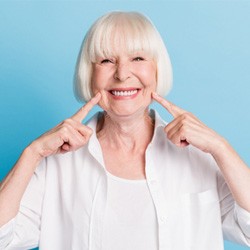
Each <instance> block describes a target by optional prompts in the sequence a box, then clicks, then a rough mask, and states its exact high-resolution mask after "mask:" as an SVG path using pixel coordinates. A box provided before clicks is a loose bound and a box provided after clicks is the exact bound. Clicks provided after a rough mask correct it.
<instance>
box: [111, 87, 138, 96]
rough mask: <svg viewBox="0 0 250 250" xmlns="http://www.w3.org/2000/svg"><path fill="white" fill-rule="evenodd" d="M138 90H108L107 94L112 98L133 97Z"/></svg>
mask: <svg viewBox="0 0 250 250" xmlns="http://www.w3.org/2000/svg"><path fill="white" fill-rule="evenodd" d="M138 91H139V89H131V90H110V91H109V92H110V93H111V94H112V95H114V96H133V95H135V94H137V92H138Z"/></svg>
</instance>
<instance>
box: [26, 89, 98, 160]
mask: <svg viewBox="0 0 250 250" xmlns="http://www.w3.org/2000/svg"><path fill="white" fill-rule="evenodd" d="M100 99H101V94H100V93H97V94H96V95H95V96H94V97H93V98H92V99H91V100H90V101H89V102H87V103H86V104H85V105H84V106H83V107H82V108H81V109H80V110H79V111H78V112H76V113H75V114H74V115H73V116H71V117H70V118H68V119H66V120H64V121H63V122H61V123H60V124H58V125H57V126H56V127H54V128H52V129H51V130H49V131H48V132H46V133H45V134H43V135H41V136H40V137H39V138H37V139H36V140H35V141H33V142H32V143H31V144H30V145H29V147H30V148H31V149H32V152H33V153H35V156H36V157H38V159H40V160H41V159H42V158H44V157H47V156H49V155H53V154H58V153H67V152H69V151H74V150H77V149H79V148H80V147H82V146H83V145H85V144H86V143H87V142H88V140H89V138H90V136H91V135H92V132H93V131H92V129H91V128H89V127H88V126H86V125H83V124H82V121H83V119H84V118H85V117H86V116H87V114H88V113H89V111H90V110H91V109H92V108H93V107H94V106H95V105H96V104H97V103H98V102H99V101H100Z"/></svg>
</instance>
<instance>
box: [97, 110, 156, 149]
mask: <svg viewBox="0 0 250 250" xmlns="http://www.w3.org/2000/svg"><path fill="white" fill-rule="evenodd" d="M153 131H154V121H153V119H152V118H151V117H150V115H149V111H148V110H146V111H145V112H144V113H141V114H140V115H139V116H138V115H137V116H134V117H126V118H124V117H122V118H121V117H113V116H112V117H111V116H109V115H108V114H107V113H106V112H104V114H103V116H102V117H101V119H100V120H99V122H98V126H97V138H98V139H99V141H100V142H101V143H104V144H106V145H108V146H109V147H111V148H113V149H122V150H123V151H130V152H131V151H132V152H136V151H138V150H139V151H141V150H143V151H145V150H146V148H147V145H148V144H149V143H150V141H151V139H152V136H153Z"/></svg>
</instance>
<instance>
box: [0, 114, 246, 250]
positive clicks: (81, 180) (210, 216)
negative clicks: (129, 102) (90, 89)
mask: <svg viewBox="0 0 250 250" xmlns="http://www.w3.org/2000/svg"><path fill="white" fill-rule="evenodd" d="M155 119H156V123H155V131H154V137H153V139H152V142H151V143H150V144H149V146H148V148H147V151H146V159H145V160H146V178H147V184H148V187H149V191H150V194H151V196H152V200H153V203H154V206H155V209H156V215H157V222H158V223H157V225H158V228H157V229H158V248H159V250H183V249H185V250H191V249H192V250H211V249H216V250H221V249H223V234H224V237H225V238H226V239H229V240H230V239H231V240H234V241H236V242H239V243H241V244H245V245H248V246H250V227H249V224H250V213H248V212H247V211H245V210H244V209H243V208H240V207H239V206H235V201H234V200H233V197H232V195H231V193H230V191H229V189H228V187H227V185H226V184H225V181H224V179H223V177H222V175H221V173H220V171H219V169H218V167H217V166H216V164H215V162H214V160H213V158H212V157H211V156H210V155H209V154H205V153H203V152H201V151H200V150H197V149H195V148H194V147H192V146H188V147H186V148H178V147H176V146H175V145H173V144H172V143H171V142H170V141H169V140H168V139H167V138H166V136H165V134H164V131H163V128H164V126H165V125H166V124H165V122H163V121H162V120H161V119H160V117H159V116H158V115H156V118H155ZM96 123H97V116H95V117H94V118H93V119H92V120H91V121H90V122H89V124H88V125H89V126H90V127H91V128H92V129H93V130H94V131H95V128H96ZM107 188H108V186H107V175H106V171H105V167H104V163H103V157H102V151H101V147H100V145H99V142H98V140H97V138H96V134H95V133H94V134H93V135H92V136H91V138H90V140H89V143H88V144H87V145H86V146H85V147H82V148H81V149H79V150H78V151H76V152H72V153H67V154H64V155H56V156H51V157H48V158H46V159H45V160H44V161H43V162H42V163H41V165H40V166H39V167H38V168H37V170H36V172H35V174H34V176H33V178H32V180H31V181H30V184H29V186H28V188H27V190H26V192H25V195H24V197H23V199H22V202H21V206H20V211H19V213H18V215H17V216H16V218H15V221H14V225H13V220H12V221H10V222H9V223H7V224H6V225H4V226H3V227H2V228H0V249H8V250H9V249H29V248H32V247H34V246H37V245H38V244H39V247H40V250H71V249H74V250H80V249H83V250H87V249H88V250H101V249H102V239H103V229H104V219H105V210H106V209H105V208H106V204H107ZM136 223H137V222H136V221H135V226H136ZM146 240H147V239H146V238H145V241H146ZM129 250H134V249H129ZM136 250H138V249H136Z"/></svg>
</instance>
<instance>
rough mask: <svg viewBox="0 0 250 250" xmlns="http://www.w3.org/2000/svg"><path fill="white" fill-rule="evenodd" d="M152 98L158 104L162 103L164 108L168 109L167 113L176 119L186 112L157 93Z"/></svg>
mask: <svg viewBox="0 0 250 250" xmlns="http://www.w3.org/2000/svg"><path fill="white" fill-rule="evenodd" d="M152 97H153V99H154V100H156V101H157V102H158V103H160V104H161V105H162V106H163V107H164V108H166V109H167V111H168V112H169V113H170V114H171V115H172V116H173V117H174V118H176V117H177V116H179V115H181V114H183V113H185V112H186V111H185V110H183V109H181V108H179V107H178V106H176V105H175V104H173V103H171V102H170V101H167V100H166V99H164V98H163V97H161V96H160V95H158V94H156V93H155V92H153V93H152Z"/></svg>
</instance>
